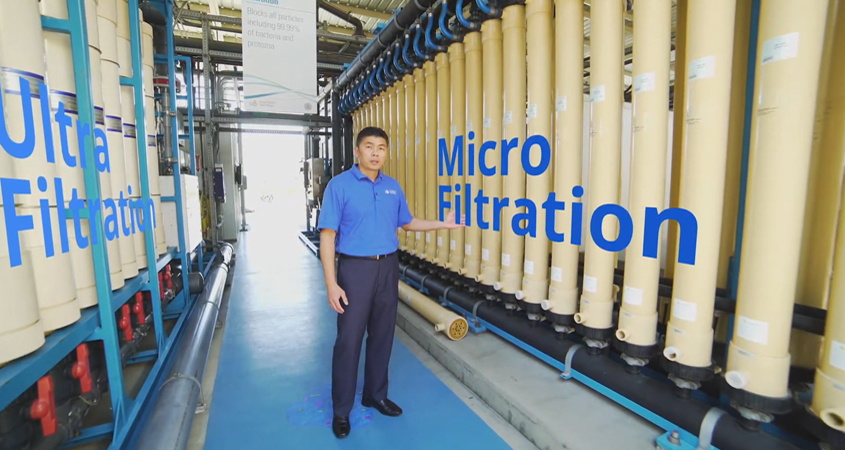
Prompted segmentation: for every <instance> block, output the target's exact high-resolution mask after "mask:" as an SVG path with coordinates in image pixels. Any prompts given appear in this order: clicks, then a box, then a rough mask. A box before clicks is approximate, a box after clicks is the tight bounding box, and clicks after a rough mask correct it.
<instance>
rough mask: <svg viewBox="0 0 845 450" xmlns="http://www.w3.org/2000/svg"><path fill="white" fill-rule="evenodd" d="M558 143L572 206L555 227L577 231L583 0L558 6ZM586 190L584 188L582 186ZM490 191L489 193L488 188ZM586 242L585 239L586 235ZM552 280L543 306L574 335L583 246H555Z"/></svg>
mask: <svg viewBox="0 0 845 450" xmlns="http://www.w3.org/2000/svg"><path fill="white" fill-rule="evenodd" d="M554 20H555V24H554V33H555V133H554V135H555V140H554V155H555V161H554V192H555V195H556V197H555V198H556V200H558V201H561V202H564V203H565V204H566V207H565V208H564V209H563V210H562V211H561V210H558V211H556V212H555V224H558V226H559V227H561V229H569V230H571V229H572V211H573V207H574V205H575V204H576V203H577V204H579V207H581V208H583V206H582V205H580V202H581V198H580V196H578V197H576V196H575V195H574V194H573V190H574V189H576V187H581V182H582V180H581V166H582V159H583V156H582V155H583V148H584V145H583V140H584V139H583V130H584V101H583V92H584V87H583V86H584V70H583V60H584V33H583V29H582V28H583V23H584V5H583V2H582V1H581V0H557V1H556V2H555V19H554ZM581 189H582V191H583V187H581ZM485 190H486V189H485ZM582 239H583V237H582ZM551 245H552V267H551V273H550V275H551V277H550V278H551V281H550V283H549V295H548V301H544V302H541V303H540V305H541V306H542V308H543V309H544V310H545V311H546V313H545V315H546V319H548V320H549V321H551V322H552V323H554V324H555V329H556V330H558V331H561V332H565V333H571V332H573V331H574V328H573V325H574V320H573V319H572V317H573V315H575V313H576V312H577V311H578V260H579V257H580V255H579V251H580V250H579V246H580V242H573V236H571V235H570V234H564V236H563V241H562V242H553V243H552V244H551Z"/></svg>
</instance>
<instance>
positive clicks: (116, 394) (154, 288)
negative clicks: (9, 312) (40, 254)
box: [0, 0, 207, 448]
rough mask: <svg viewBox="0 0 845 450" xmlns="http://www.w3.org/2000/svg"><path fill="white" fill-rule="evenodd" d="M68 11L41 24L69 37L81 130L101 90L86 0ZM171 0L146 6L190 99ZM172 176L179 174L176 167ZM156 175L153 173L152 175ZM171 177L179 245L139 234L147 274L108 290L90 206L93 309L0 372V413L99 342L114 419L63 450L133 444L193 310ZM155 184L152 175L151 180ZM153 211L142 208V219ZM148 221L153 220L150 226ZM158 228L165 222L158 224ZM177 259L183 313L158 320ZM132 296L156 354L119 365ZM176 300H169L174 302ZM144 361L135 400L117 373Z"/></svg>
mask: <svg viewBox="0 0 845 450" xmlns="http://www.w3.org/2000/svg"><path fill="white" fill-rule="evenodd" d="M66 1H67V6H68V18H67V19H58V18H55V17H42V18H41V26H42V29H43V30H45V31H52V32H58V33H64V34H67V35H68V36H69V38H70V42H71V50H72V56H73V73H74V76H75V80H76V86H75V87H76V97H77V103H78V105H77V110H78V114H79V120H80V122H81V123H82V124H94V123H95V121H94V104H93V95H92V89H93V88H98V87H99V86H92V84H91V79H92V78H91V72H90V71H91V64H90V58H89V54H88V45H89V43H88V30H87V23H86V20H85V18H86V15H85V0H66ZM128 1H129V22H130V38H131V39H130V41H131V58H132V73H133V76H132V77H121V79H120V84H121V85H123V86H131V87H132V88H133V89H134V101H135V115H136V130H137V132H136V144H137V146H138V160H139V161H138V163H139V171H140V179H141V200H140V201H141V202H142V204H141V205H151V195H150V173H149V171H150V168H149V167H148V166H147V151H148V149H150V148H155V147H156V142H155V136H152V139H150V134H148V133H147V129H146V128H147V124H146V123H145V119H144V118H145V117H146V115H145V102H144V91H143V80H142V59H141V47H142V45H141V26H140V14H139V9H138V7H139V2H140V0H128ZM172 1H173V0H152V1H151V3H153V4H155V5H156V6H158V7H159V8H160V9H161V10H162V11H163V12H164V13H165V14H166V17H168V18H169V19H168V24H169V27H168V35H167V46H168V54H167V61H166V62H167V65H168V68H169V70H168V72H169V76H170V89H171V92H175V64H176V61H182V62H185V63H186V73H187V84H188V91H189V93H190V92H192V83H191V79H190V78H191V77H192V75H191V67H190V64H191V60H190V59H189V58H185V57H176V56H175V53H174V45H173V32H172V30H173V23H172V9H173V4H172ZM45 93H47V94H46V95H49V89H43V90H41V95H45ZM188 102H189V119H190V121H189V123H190V131H189V134H188V135H187V139H188V140H189V142H190V145H191V158H192V162H191V170H192V173H193V174H195V173H196V165H195V158H194V149H193V120H192V117H191V116H192V109H193V98H192V96H191V95H188ZM170 108H171V109H172V110H175V108H176V98H175V96H171V104H170ZM171 121H172V122H171V124H172V127H171V128H172V130H173V133H174V140H173V142H174V143H176V142H178V141H177V138H178V130H177V129H176V118H175V117H171ZM94 146H95V142H94V139H93V138H92V137H89V138H88V139H86V140H85V141H84V142H82V143H81V146H80V152H81V154H83V155H84V156H83V157H84V158H86V161H87V163H86V166H85V169H84V180H85V189H86V200H87V202H89V204H91V202H95V201H98V199H99V198H100V197H101V187H100V183H99V173H98V172H97V168H96V165H95V164H94V162H95V156H94ZM178 151H179V149H178V145H177V146H175V147H174V149H173V152H174V156H177V157H178ZM175 169H176V170H175V173H176V174H178V173H179V170H178V162H177V163H176V167H175ZM153 175H157V174H153ZM174 178H175V182H176V185H175V188H176V195H175V196H174V198H173V201H175V202H176V203H177V211H178V221H179V244H180V248H179V249H178V250H177V249H174V248H171V249H169V251H168V252H167V253H166V254H165V255H163V256H162V257H160V258H159V257H158V255H157V253H156V248H155V233H154V232H153V229H152V228H151V227H148V229H147V231H146V232H145V233H144V234H145V236H144V237H145V246H146V251H147V268H146V269H142V270H140V271H139V273H138V275H137V276H136V277H134V278H132V279H129V280H127V281H126V283H125V285H124V286H123V287H121V288H120V289H117V290H112V286H111V275H110V271H109V261H108V252H107V249H106V243H107V241H106V239H105V229H104V215H103V211H102V208H96V209H94V211H95V212H96V214H95V217H90V218H89V222H90V230H91V233H92V236H94V237H95V239H93V242H92V243H91V249H92V252H93V263H94V276H95V282H96V291H97V298H98V305H97V307H96V308H87V309H85V310H83V311H82V314H81V318H80V319H79V320H78V321H77V322H76V323H74V324H72V325H70V326H67V327H65V328H63V329H60V330H56V331H54V332H53V333H51V334H50V335H49V336H47V337H46V342H45V344H44V345H43V346H42V347H41V348H39V349H38V350H37V351H35V352H33V353H31V354H29V355H26V356H24V357H21V358H18V359H16V360H14V361H12V362H10V363H8V364H7V365H5V366H3V367H0V410H2V409H4V408H5V407H7V406H8V405H9V404H11V403H12V402H13V401H15V400H16V399H17V398H18V397H19V396H20V395H21V394H23V393H24V392H25V391H26V390H27V389H29V388H30V387H32V386H33V385H34V384H35V383H36V382H37V381H38V379H39V378H41V377H42V376H44V375H45V374H46V373H47V372H49V371H50V370H51V369H52V368H53V367H55V365H56V364H58V363H59V361H60V360H62V359H63V358H64V357H66V356H67V355H68V354H70V353H71V352H73V351H74V349H75V348H76V347H77V346H79V345H80V344H82V343H85V342H91V341H98V340H99V341H103V347H104V351H105V363H106V370H107V372H108V382H109V392H110V397H111V407H112V415H113V420H112V422H111V423H106V424H103V425H99V426H95V427H91V428H87V429H84V430H82V432H81V434H80V435H79V436H77V437H76V438H74V439H72V440H70V441H68V442H66V443H64V445H63V447H62V448H69V447H71V446H74V445H80V444H85V443H89V442H94V441H98V440H103V439H111V440H112V444H111V447H110V448H125V446H126V445H127V444H128V443H129V442H130V441H131V436H132V433H133V431H134V429H135V427H136V425H137V423H138V422H139V419H141V418H143V417H144V415H145V414H146V413H147V412H146V411H145V410H144V406H145V405H147V404H149V402H150V401H151V399H152V398H154V397H155V396H156V394H157V392H158V390H157V389H156V386H158V385H159V384H160V383H161V382H162V378H163V376H164V374H165V373H166V371H167V369H168V367H169V366H170V364H171V363H172V358H171V356H172V350H173V349H174V348H175V347H176V343H177V342H178V340H179V339H180V337H181V336H182V334H183V332H184V330H183V325H184V323H185V322H186V320H187V317H188V315H189V313H190V311H191V307H192V306H193V303H194V301H193V300H195V297H191V296H189V295H188V291H187V289H188V273H189V272H190V271H191V268H192V266H191V264H190V261H191V255H192V254H193V251H195V250H197V249H190V250H188V249H185V237H184V234H183V233H182V232H181V230H182V229H183V225H182V224H183V220H184V218H183V217H182V214H181V211H182V205H181V203H182V201H181V199H182V195H181V190H182V186H181V183H180V180H179V177H178V176H176V177H174ZM154 179H155V177H154ZM87 212H88V210H87V209H83V210H82V211H81V213H82V214H80V215H81V216H82V218H88V216H87ZM150 212H151V210H150V209H149V208H147V209H146V213H145V216H147V215H148V214H149V213H150ZM150 218H151V219H152V220H150ZM150 218H148V217H145V223H146V224H147V225H150V224H152V223H153V221H154V220H155V219H154V216H151V217H150ZM156 226H163V224H156ZM198 255H199V258H198V267H199V269H198V270H200V271H202V270H203V269H206V270H207V267H204V260H203V255H202V249H201V246H200V248H199V252H198ZM177 258H178V259H181V261H182V277H183V286H184V288H183V290H182V292H181V293H180V295H178V296H177V298H176V299H174V302H175V301H177V300H178V301H180V302H181V307H180V308H178V310H177V311H175V312H174V313H171V314H168V315H167V316H165V315H164V311H162V307H161V303H160V302H158V301H155V300H157V299H158V296H159V292H160V286H159V281H158V272H159V271H161V270H162V269H163V268H164V267H165V266H166V265H167V264H168V263H170V262H171V261H172V260H173V259H177ZM137 292H150V293H151V296H152V299H153V300H154V301H152V302H151V303H152V310H153V311H152V312H153V325H154V330H155V339H156V348H155V349H154V350H151V351H147V352H140V353H138V354H136V355H134V356H132V357H130V358H127V359H126V360H125V361H124V360H123V358H122V357H121V354H120V340H119V339H118V332H117V321H116V319H115V313H116V312H117V311H118V310H119V309H120V308H121V306H123V305H124V304H125V303H126V302H127V301H129V300H130V299H131V298H132V297H133V296H134V295H135V294H136V293H137ZM174 302H171V304H172V303H174ZM165 319H176V324H175V326H174V328H173V330H172V331H171V332H170V334H169V336H168V335H167V334H166V333H165V332H164V320H165ZM142 362H151V363H153V366H152V369H151V370H150V372H149V374H148V376H147V378H146V380H145V381H144V383H143V386H142V387H141V390H140V392H139V393H138V395H137V396H135V398H132V397H130V396H129V395H128V394H127V393H126V386H125V383H124V378H123V367H124V365H127V364H135V363H142Z"/></svg>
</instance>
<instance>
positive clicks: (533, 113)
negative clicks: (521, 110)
mask: <svg viewBox="0 0 845 450" xmlns="http://www.w3.org/2000/svg"><path fill="white" fill-rule="evenodd" d="M535 117H537V104H536V103H534V104H532V105H528V119H529V120H530V119H533V118H535Z"/></svg>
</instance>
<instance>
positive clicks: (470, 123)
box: [467, 120, 472, 134]
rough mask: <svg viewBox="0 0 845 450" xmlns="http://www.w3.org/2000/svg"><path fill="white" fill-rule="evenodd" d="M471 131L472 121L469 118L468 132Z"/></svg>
mask: <svg viewBox="0 0 845 450" xmlns="http://www.w3.org/2000/svg"><path fill="white" fill-rule="evenodd" d="M470 131H472V121H471V120H467V134H469V132H470Z"/></svg>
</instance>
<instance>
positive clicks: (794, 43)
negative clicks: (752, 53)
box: [760, 32, 798, 65]
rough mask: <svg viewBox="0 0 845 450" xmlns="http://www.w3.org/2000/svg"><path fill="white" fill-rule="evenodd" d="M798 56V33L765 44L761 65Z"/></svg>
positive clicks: (772, 39)
mask: <svg viewBox="0 0 845 450" xmlns="http://www.w3.org/2000/svg"><path fill="white" fill-rule="evenodd" d="M796 56H798V33H797V32H795V33H789V34H784V35H783V36H777V37H773V38H771V39H769V40H768V41H766V42H763V59H762V60H761V61H760V64H761V65H766V64H769V63H773V62H776V61H784V60H787V59H792V58H795V57H796Z"/></svg>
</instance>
